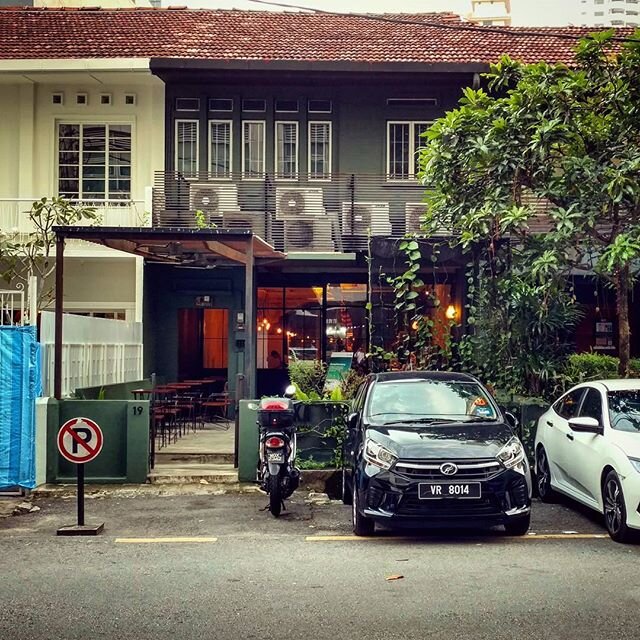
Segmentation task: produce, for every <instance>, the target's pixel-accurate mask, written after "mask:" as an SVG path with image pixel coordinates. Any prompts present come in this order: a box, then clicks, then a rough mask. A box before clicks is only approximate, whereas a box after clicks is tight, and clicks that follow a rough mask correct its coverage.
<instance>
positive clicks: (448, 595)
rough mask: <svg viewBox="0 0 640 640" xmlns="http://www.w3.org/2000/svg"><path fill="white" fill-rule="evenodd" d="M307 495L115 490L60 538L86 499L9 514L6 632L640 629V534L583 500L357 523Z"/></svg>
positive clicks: (567, 637)
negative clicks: (421, 526) (273, 511)
mask: <svg viewBox="0 0 640 640" xmlns="http://www.w3.org/2000/svg"><path fill="white" fill-rule="evenodd" d="M305 498H306V496H305V494H296V495H294V500H293V501H292V503H290V504H289V509H288V511H287V513H286V515H285V516H284V517H282V518H280V519H278V520H276V519H274V518H272V517H271V516H270V515H269V514H268V512H265V511H261V509H262V508H264V507H265V506H266V499H265V496H263V495H260V494H251V495H194V496H191V495H177V496H157V495H155V496H154V495H144V494H142V495H135V494H134V495H132V496H131V497H122V496H121V495H117V494H115V495H106V496H104V497H101V498H94V499H88V500H87V520H88V521H93V522H97V521H103V522H104V523H105V531H104V533H103V534H102V535H100V536H98V537H95V538H60V537H56V535H55V532H56V529H57V528H58V527H59V526H62V525H67V524H72V523H73V521H74V517H75V502H74V500H73V499H64V500H63V499H60V498H55V499H53V498H43V499H40V500H38V501H37V502H36V503H35V504H37V505H38V506H39V507H40V511H38V512H36V513H28V514H26V515H22V516H17V517H12V518H7V519H3V520H0V551H1V553H0V638H1V639H2V640H14V639H19V640H31V639H38V640H44V639H45V638H46V639H47V640H49V639H56V640H67V639H68V640H72V639H83V640H84V639H90V638H91V639H92V638H108V639H114V640H115V639H118V640H119V639H122V640H128V639H134V638H135V639H144V640H146V639H149V640H151V639H154V640H164V639H167V640H168V639H171V640H191V639H194V640H195V639H196V638H197V639H198V640H202V639H211V640H214V639H215V640H227V639H231V638H234V639H236V638H247V639H248V638H265V639H266V638H269V639H272V638H276V637H277V638H279V639H282V640H289V639H294V638H295V639H298V638H301V637H303V638H311V639H313V638H319V639H324V638H331V640H342V639H345V640H346V639H351V638H364V639H369V638H370V639H372V640H373V639H378V638H381V639H382V638H385V639H389V638H394V639H395V638H397V639H416V640H418V639H423V638H438V639H448V638H451V639H454V638H455V639H456V640H460V639H469V640H484V639H487V640H488V639H492V640H494V639H495V640H499V639H503V638H504V639H507V638H508V639H513V638H536V639H538V638H554V639H555V638H557V639H558V640H573V639H576V640H585V639H591V638H593V639H595V638H597V639H598V640H607V639H612V640H613V639H614V638H615V639H616V640H624V639H627V638H629V639H630V638H634V639H635V638H638V636H639V632H638V626H639V624H638V623H640V607H639V605H640V575H639V572H638V566H640V546H637V545H619V544H616V543H614V542H612V541H611V540H609V538H608V537H607V536H606V534H605V531H604V529H603V526H602V523H601V521H600V518H599V517H597V516H594V515H591V514H590V513H589V512H587V511H585V510H583V509H581V508H579V507H577V506H575V505H572V504H570V503H561V504H557V505H543V504H540V503H535V504H534V511H533V524H532V529H531V535H528V536H526V537H523V538H509V537H507V536H505V535H504V534H503V533H502V532H501V531H499V530H494V531H464V532H461V531H446V532H438V533H424V532H415V533H413V532H412V534H411V535H410V536H407V535H406V532H394V531H385V532H383V533H382V535H380V536H378V537H376V538H374V539H358V538H354V537H353V536H352V535H351V530H350V513H349V508H348V507H344V506H342V505H340V504H337V503H331V504H323V505H317V504H308V503H307V502H305Z"/></svg>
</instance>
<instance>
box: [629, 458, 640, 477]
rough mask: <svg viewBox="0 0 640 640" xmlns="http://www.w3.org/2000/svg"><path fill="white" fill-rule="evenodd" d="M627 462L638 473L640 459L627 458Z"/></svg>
mask: <svg viewBox="0 0 640 640" xmlns="http://www.w3.org/2000/svg"><path fill="white" fill-rule="evenodd" d="M629 462H630V463H631V465H632V466H633V468H634V469H635V470H636V471H637V472H638V473H640V459H638V458H629Z"/></svg>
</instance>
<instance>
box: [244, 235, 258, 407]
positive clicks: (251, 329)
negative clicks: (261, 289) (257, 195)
mask: <svg viewBox="0 0 640 640" xmlns="http://www.w3.org/2000/svg"><path fill="white" fill-rule="evenodd" d="M244 277H245V281H244V314H245V325H244V326H245V339H244V375H245V391H246V394H247V395H246V397H248V398H255V397H256V364H257V354H256V326H257V325H256V310H255V302H254V301H255V295H254V290H253V288H254V257H253V236H252V237H251V238H249V240H248V242H247V262H246V264H245V267H244Z"/></svg>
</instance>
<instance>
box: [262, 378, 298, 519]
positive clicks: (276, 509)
mask: <svg viewBox="0 0 640 640" xmlns="http://www.w3.org/2000/svg"><path fill="white" fill-rule="evenodd" d="M293 393H295V388H293V387H287V390H286V391H285V397H284V398H262V400H260V403H259V405H258V427H259V433H260V463H259V465H260V468H259V471H258V477H259V481H260V487H261V489H262V490H263V491H265V492H266V493H268V494H269V507H268V508H269V511H270V512H271V514H272V515H273V516H274V517H276V518H277V517H278V516H279V515H280V513H281V511H282V509H283V508H284V509H286V507H285V505H284V501H285V499H286V498H288V497H289V496H290V495H291V494H292V493H293V492H294V491H295V490H296V489H297V488H298V485H299V484H300V471H299V470H298V469H296V467H295V466H294V461H295V459H296V427H295V424H294V420H295V410H294V404H293V400H292V399H291V397H287V396H291V395H293Z"/></svg>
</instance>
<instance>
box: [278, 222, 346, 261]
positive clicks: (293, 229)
mask: <svg viewBox="0 0 640 640" xmlns="http://www.w3.org/2000/svg"><path fill="white" fill-rule="evenodd" d="M283 223H284V250H285V251H287V252H296V251H311V252H314V251H334V245H333V240H332V238H331V220H330V219H329V218H320V217H318V218H316V217H313V218H312V217H309V218H302V217H299V216H291V217H289V216H288V217H286V218H285V219H284V220H283Z"/></svg>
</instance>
